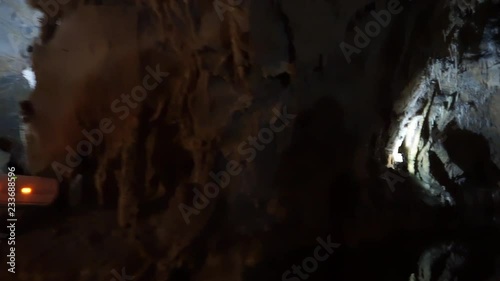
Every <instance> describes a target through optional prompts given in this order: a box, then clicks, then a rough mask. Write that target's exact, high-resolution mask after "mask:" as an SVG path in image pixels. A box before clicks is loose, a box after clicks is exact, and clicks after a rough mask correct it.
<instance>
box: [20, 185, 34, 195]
mask: <svg viewBox="0 0 500 281" xmlns="http://www.w3.org/2000/svg"><path fill="white" fill-rule="evenodd" d="M31 191H32V190H31V187H23V188H21V193H22V194H31Z"/></svg>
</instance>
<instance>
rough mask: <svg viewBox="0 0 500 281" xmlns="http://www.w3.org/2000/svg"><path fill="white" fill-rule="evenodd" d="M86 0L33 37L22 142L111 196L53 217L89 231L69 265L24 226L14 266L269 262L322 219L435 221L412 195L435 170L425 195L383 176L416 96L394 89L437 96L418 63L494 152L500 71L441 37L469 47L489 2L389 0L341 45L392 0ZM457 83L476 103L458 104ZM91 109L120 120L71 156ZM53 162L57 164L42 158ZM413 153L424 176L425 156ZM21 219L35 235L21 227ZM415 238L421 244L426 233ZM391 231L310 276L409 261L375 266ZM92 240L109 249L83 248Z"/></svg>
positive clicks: (177, 266)
mask: <svg viewBox="0 0 500 281" xmlns="http://www.w3.org/2000/svg"><path fill="white" fill-rule="evenodd" d="M98 2H99V1H97V2H95V3H94V2H91V3H89V2H88V1H81V3H80V4H79V5H76V4H75V5H71V6H67V8H65V9H64V12H63V13H62V15H61V18H60V23H59V24H58V25H57V27H56V31H55V33H54V34H52V35H51V36H49V35H50V34H47V33H45V34H42V37H44V36H45V37H44V38H45V39H46V42H43V43H42V44H37V45H35V48H34V53H33V69H34V71H35V74H36V76H37V82H38V83H37V86H36V89H35V90H34V92H33V94H32V95H31V97H30V99H29V100H30V101H31V103H32V104H33V107H34V114H33V115H32V116H29V117H30V120H29V122H27V124H26V127H27V138H28V145H27V153H28V158H29V161H28V163H29V165H30V168H31V170H32V171H33V172H34V173H40V174H50V173H52V174H53V175H54V176H56V177H57V176H58V174H59V176H61V179H62V178H71V177H72V176H74V175H75V174H78V173H80V174H82V175H83V176H84V178H85V179H87V181H85V183H86V185H85V186H84V188H85V189H96V190H97V199H96V200H97V201H98V202H99V203H100V204H101V205H100V208H105V209H108V210H111V211H110V212H111V214H109V213H106V216H104V215H103V216H102V217H98V218H96V217H95V216H96V213H92V212H90V211H89V210H88V209H84V210H86V211H85V212H83V214H82V216H83V218H82V217H78V219H75V221H73V222H71V223H69V224H70V226H71V227H70V228H71V229H70V230H67V231H66V232H64V234H60V235H63V236H64V237H69V238H71V237H78V239H77V241H80V242H81V244H80V242H78V244H76V245H74V247H76V248H79V247H84V246H82V245H88V246H86V248H85V251H84V252H82V254H81V256H80V257H79V260H80V262H81V264H82V265H85V268H86V269H85V270H83V269H82V270H80V272H79V273H75V272H76V271H77V270H76V269H74V270H73V269H72V270H69V269H68V271H67V272H66V271H63V270H60V269H57V268H49V267H47V268H45V267H43V266H42V264H43V262H40V261H39V260H38V258H37V257H35V255H34V254H30V252H31V251H30V247H36V246H30V245H31V244H28V243H24V244H23V243H21V246H19V251H20V253H22V254H23V255H25V256H26V257H29V258H26V259H23V260H21V261H19V263H20V265H19V267H20V270H21V272H22V274H21V275H19V276H24V277H23V278H25V279H24V280H34V278H35V277H34V276H35V275H39V276H45V277H44V278H45V279H43V280H69V279H68V278H71V279H72V280H88V279H91V278H93V279H92V280H108V279H110V278H112V275H110V271H111V270H112V269H120V268H121V267H123V266H126V267H127V268H128V270H130V272H133V274H134V275H135V276H136V277H137V280H211V279H227V280H245V279H249V278H255V277H258V278H260V279H265V280H271V279H276V278H281V275H282V274H283V272H284V271H285V270H286V269H287V268H289V267H290V266H291V265H292V264H293V263H294V262H296V260H301V257H304V253H307V251H308V250H309V248H310V247H311V245H314V243H315V241H316V238H317V237H326V236H327V235H332V237H333V238H332V240H334V241H335V242H337V243H340V244H341V245H343V247H345V248H346V249H355V250H354V252H356V251H361V250H358V249H360V248H362V247H365V246H366V245H368V246H370V245H373V243H376V242H380V241H383V240H384V239H389V238H388V237H391V233H401V232H405V231H416V232H418V231H419V230H422V229H424V230H426V231H428V229H429V228H431V227H432V226H433V225H436V224H437V225H440V227H442V228H445V227H447V226H446V225H447V224H446V222H447V218H446V217H445V216H439V215H436V213H437V212H438V211H440V209H433V208H431V207H430V206H429V204H426V203H422V202H421V201H419V200H418V196H427V197H431V198H434V197H437V198H438V199H439V198H440V196H442V194H443V192H442V190H440V188H441V186H439V185H438V186H435V187H432V188H431V187H428V188H427V189H429V190H434V189H435V190H437V191H436V192H430V193H429V194H424V195H421V194H420V193H418V192H417V191H419V189H421V188H422V187H421V186H420V185H418V184H416V183H413V182H412V181H407V182H405V183H404V185H405V187H407V188H406V189H404V188H402V190H403V191H398V192H396V193H391V192H390V189H389V188H388V187H387V186H386V182H385V181H384V180H381V179H380V175H381V174H382V172H383V171H384V169H385V165H386V161H387V158H388V155H387V154H386V148H387V147H388V148H391V147H392V144H393V142H394V141H395V139H396V138H397V137H395V135H397V132H398V128H399V126H400V122H401V120H403V119H404V118H403V117H407V116H410V115H411V114H416V112H418V111H419V110H421V108H416V107H415V108H410V110H409V109H408V108H409V107H408V104H411V103H412V102H415V100H416V101H417V103H418V102H420V103H423V101H422V100H418V98H420V97H419V96H418V95H419V94H421V95H422V96H425V98H428V97H429V96H432V94H434V91H433V89H434V88H433V87H434V86H431V82H432V81H438V83H439V85H440V87H441V90H442V91H443V92H450V93H451V92H454V91H458V88H459V89H460V92H461V95H460V99H458V101H457V102H456V105H455V109H454V110H455V111H453V112H449V113H446V114H448V115H449V116H456V117H458V119H459V121H458V122H459V125H460V126H462V128H465V129H468V130H471V131H473V132H475V133H478V134H482V135H483V136H484V137H485V139H487V141H488V143H489V147H490V149H492V161H496V163H497V165H498V162H497V161H498V158H496V157H497V153H498V151H497V148H498V145H497V144H498V143H497V142H498V139H499V138H498V130H497V128H498V127H497V124H496V123H495V122H496V121H495V120H496V119H495V118H496V117H498V116H497V115H498V112H497V111H498V110H497V109H498V104H497V103H495V101H497V100H498V99H497V98H496V97H497V96H498V94H497V93H498V90H497V87H498V85H497V84H495V83H496V82H495V81H496V80H495V78H493V77H494V75H495V73H496V71H497V69H491V70H488V72H487V73H486V74H485V73H484V71H485V68H484V66H485V65H486V66H488V65H491V64H492V63H490V60H491V61H494V60H495V58H494V57H493V53H494V52H491V55H490V56H488V57H484V58H481V59H479V60H478V59H475V58H471V59H468V58H467V53H468V52H472V50H471V51H466V52H458V51H453V50H454V49H453V48H457V47H461V48H465V49H466V47H467V44H468V43H467V42H466V41H464V42H461V41H459V39H460V37H459V36H460V30H462V29H461V28H463V26H464V25H465V23H467V22H472V23H476V21H477V19H475V18H474V17H473V15H475V13H479V12H481V13H485V14H484V15H483V17H486V18H488V17H489V18H491V17H493V15H494V12H495V11H497V10H498V7H497V6H493V7H494V8H492V7H491V6H487V5H490V4H485V3H484V2H481V1H471V2H468V1H407V2H406V1H405V2H403V1H402V2H401V6H400V9H398V11H400V12H399V13H397V14H394V15H392V16H391V20H390V22H389V23H388V25H387V26H386V27H383V28H381V30H380V32H379V33H378V35H377V36H375V37H374V38H372V39H370V41H369V44H368V46H367V47H365V48H361V49H360V52H359V53H354V54H351V55H350V56H349V58H347V57H346V56H345V54H344V52H343V50H342V49H341V48H340V47H339V46H340V44H341V43H342V42H346V43H349V44H353V43H352V42H353V41H352V40H353V38H354V36H355V34H356V32H355V29H354V28H355V27H364V26H365V25H366V24H367V23H368V22H370V21H372V20H373V19H372V14H371V13H370V12H372V11H374V10H375V11H380V10H382V9H386V8H387V7H388V5H389V2H391V1H361V0H360V1H349V2H346V1H333V0H331V1H326V0H322V1H306V0H287V1H249V0H244V1H242V2H241V4H239V5H237V7H235V8H233V10H227V11H223V12H221V11H220V10H218V9H220V7H219V6H216V8H214V2H212V1H196V2H195V1H175V0H172V1H136V2H132V1H125V2H116V1H102V2H101V4H99V3H98ZM488 3H489V2H488ZM61 10H63V9H61ZM478 11H479V12H478ZM220 15H222V17H221V16H220ZM470 15H472V16H470ZM482 28H484V29H485V30H487V28H486V27H483V26H481V27H478V30H477V32H479V33H480V32H481V30H482ZM42 31H43V30H42ZM485 40H488V38H487V37H486V35H485ZM487 42H490V43H491V41H487ZM488 46H489V45H488ZM484 48H488V47H486V46H483V45H481V46H480V49H479V50H484ZM474 52H475V53H474V54H476V55H477V54H482V52H481V51H478V50H474ZM485 60H486V61H485ZM459 64H460V69H462V68H464V69H466V71H463V72H461V71H459V69H458V67H457V65H459ZM151 69H156V70H157V71H158V69H159V70H160V71H161V72H162V73H163V72H164V73H168V74H164V75H165V77H161V81H158V85H157V86H155V87H151V90H147V91H146V98H145V99H144V100H142V101H140V102H137V103H136V104H137V105H136V106H135V108H134V106H129V105H127V106H126V107H128V108H129V113H128V114H125V113H124V112H125V111H123V112H122V111H121V110H114V109H113V108H112V104H113V102H114V101H115V100H117V99H118V101H119V102H120V105H125V104H126V102H124V101H123V100H121V99H122V96H121V95H122V94H124V93H125V94H127V93H131V92H132V91H133V89H135V87H136V86H138V85H142V86H143V87H145V84H144V80H143V78H144V77H146V76H147V75H150V76H151V75H152V74H151ZM478 75H479V76H480V78H481V80H478V77H477V76H478ZM490 77H491V78H490ZM462 83H463V84H462ZM433 85H434V84H433ZM419 91H420V92H419ZM470 100H474V101H475V105H476V107H479V108H487V107H489V110H477V111H475V112H476V113H474V114H471V113H470V112H471V111H466V106H467V104H468V101H470ZM394 105H395V106H394ZM424 107H425V106H424ZM393 108H394V111H393ZM431 108H432V110H431V111H432V112H433V114H438V115H432V114H431V116H435V119H436V122H438V123H439V122H441V123H439V124H441V125H440V126H441V127H439V126H438V127H439V129H440V130H441V129H443V130H444V127H445V126H446V124H447V123H448V122H449V121H450V118H448V117H446V116H448V115H446V114H442V111H443V106H442V105H441V104H440V103H438V102H434V103H432V106H431ZM412 110H413V111H412ZM277 112H278V113H277ZM283 112H286V113H283ZM434 112H435V113H434ZM465 112H467V113H465ZM405 114H406V115H405ZM120 116H125V117H124V118H121V117H120ZM283 116H288V118H287V119H283ZM410 117H413V116H410ZM462 117H463V118H462ZM103 118H109V119H110V120H111V121H110V122H112V124H113V125H114V126H115V127H116V128H115V129H114V130H113V132H111V133H103V140H102V142H101V143H100V144H99V145H96V146H93V153H92V154H91V155H89V156H88V157H85V159H84V160H82V163H81V164H79V165H75V166H74V167H70V165H69V163H68V161H67V159H66V157H67V153H68V152H67V147H68V146H69V147H70V148H72V149H75V150H76V148H77V147H78V145H79V144H80V143H81V140H82V139H84V137H85V136H84V135H83V134H82V130H86V131H90V130H94V129H96V128H102V127H101V126H102V125H101V122H102V120H103ZM431 118H432V117H431ZM485 119H486V120H491V122H489V123H488V122H486V123H485V122H483V121H482V120H485ZM283 120H285V121H283ZM403 123H404V122H403ZM108 126H109V125H108ZM273 126H274V127H282V129H280V130H274V131H273V132H272V134H271V138H272V140H271V141H269V143H267V144H262V143H261V144H259V145H255V146H254V148H252V147H251V146H250V144H251V142H252V140H251V139H250V138H252V137H258V136H259V134H261V135H262V134H264V133H263V132H264V129H265V128H273ZM403 126H404V125H403ZM249 137H250V138H249ZM424 144H425V143H424ZM424 144H423V146H425V145H424ZM421 150H422V149H420V151H421ZM421 155H424V154H421ZM82 158H83V157H82ZM54 161H56V162H58V163H60V164H62V165H66V166H67V168H66V167H62V166H58V168H57V169H56V170H55V171H54V169H53V168H54V166H53V164H54V163H55V162H54ZM423 162H425V161H424V160H419V163H423ZM228 163H230V164H229V165H231V167H230V168H228ZM229 170H233V171H237V172H234V175H231V176H230V177H228V180H227V184H226V185H225V187H223V188H219V194H218V195H217V196H214V198H212V199H210V200H208V201H209V203H208V204H206V203H205V201H206V200H203V199H200V196H199V195H197V194H199V193H200V192H201V193H203V192H205V189H204V188H205V187H206V185H207V184H208V183H210V182H214V181H215V182H217V181H216V180H213V176H211V175H212V174H220V173H221V171H226V172H228V171H229ZM418 171H421V173H422V175H420V178H421V179H422V178H424V179H425V175H427V174H428V173H429V171H427V170H425V168H421V169H420V170H418ZM424 172H427V174H424ZM228 173H229V172H228ZM218 180H221V178H219V179H218ZM430 180H431V179H429V181H430ZM433 188H434V189H433ZM415 190H417V191H415ZM413 192H414V193H415V194H419V195H418V196H415V194H414V193H413ZM438 201H439V200H438ZM205 204H206V206H204V205H205ZM200 205H201V206H204V207H202V208H198V207H197V206H200ZM437 205H438V207H439V206H440V204H437ZM443 205H444V203H443ZM402 206H405V208H402ZM190 208H191V209H190ZM192 208H196V209H199V210H194V211H193V209H192ZM91 210H94V209H92V208H91ZM97 210H98V211H95V212H97V216H100V215H99V214H101V213H102V211H99V209H97ZM89 217H90V218H92V219H89ZM92 220H96V221H99V222H101V223H103V222H104V224H105V225H106V228H105V229H106V231H104V232H103V231H102V229H103V227H102V224H99V223H92V224H93V225H92V226H90V225H89V226H88V227H84V226H85V224H90V222H89V221H92ZM51 225H53V226H52V227H55V228H57V229H60V228H62V227H63V226H62V225H61V224H60V223H58V222H51ZM99 225H101V227H98V226H99ZM440 227H438V228H439V229H440ZM77 230H81V231H77ZM40 231H42V232H44V231H45V232H46V231H48V230H47V229H46V228H43V227H42V230H40ZM436 231H437V230H436ZM45 232H44V233H45ZM107 232H110V233H113V235H116V237H115V236H113V237H115V238H113V243H111V242H109V243H110V244H109V245H108V242H106V241H108V238H106V239H97V242H95V243H94V244H92V243H90V244H88V241H90V240H89V239H90V238H89V237H91V236H92V237H94V236H96V235H97V234H96V235H94V233H99V234H98V235H97V236H98V237H101V236H106V233H107ZM33 235H39V234H35V233H26V234H25V235H23V236H21V237H20V239H26V240H29V239H30V237H31V236H33ZM46 235H47V236H44V237H46V239H48V240H50V239H52V240H54V239H59V238H57V237H58V236H55V235H50V234H46ZM68 240H71V239H68ZM21 241H23V240H21ZM65 241H66V240H65ZM92 241H94V240H92ZM413 242H414V241H413ZM68 243H70V244H72V242H68ZM75 243H76V242H75ZM408 243H410V242H408ZM72 245H73V244H72ZM111 245H112V246H111ZM116 247H118V248H120V249H121V250H120V252H119V254H118V253H117V252H115V250H116ZM412 247H415V249H413V248H412V250H411V251H415V253H413V252H412V255H416V253H418V251H419V250H421V249H422V248H423V247H424V245H422V244H420V243H416V244H415V246H412ZM420 247H422V248H420ZM397 248H399V247H394V248H390V249H387V252H386V253H385V254H383V255H381V257H380V260H378V261H377V262H374V263H372V264H371V265H368V264H370V261H369V260H370V259H369V258H368V257H369V255H368V256H363V260H360V261H357V259H358V258H359V257H360V255H361V254H359V255H356V254H346V256H344V257H345V259H344V260H343V261H339V260H337V259H336V258H333V259H331V260H329V261H328V265H329V266H331V267H332V268H335V270H331V271H327V270H324V271H322V272H319V273H318V274H317V275H315V277H314V278H318V279H317V280H323V279H322V278H331V277H332V276H338V277H339V278H342V277H345V276H351V277H352V276H354V277H353V278H354V279H355V280H361V278H369V277H370V276H372V275H376V276H385V277H389V276H391V277H396V276H397V277H402V276H404V278H408V276H409V274H407V273H406V272H403V271H394V272H392V273H390V272H387V270H384V266H383V264H384V263H388V262H394V263H398V262H402V261H398V258H397V257H398V254H399V252H398V251H399V249H397ZM70 249H72V248H71V247H67V249H58V251H62V252H64V253H66V252H68V251H70ZM52 251H53V250H52V249H44V250H42V252H44V253H45V254H46V255H48V256H50V257H51V258H50V259H48V260H51V262H52V263H54V264H55V260H58V261H60V262H61V263H68V261H65V260H64V259H65V255H63V254H57V255H55V254H54V253H53V252H52ZM94 251H103V252H105V253H107V254H105V255H103V256H102V258H100V259H99V260H98V261H95V260H94V257H93V256H92V253H94ZM346 251H347V250H346ZM409 251H410V250H409ZM58 253H61V252H58ZM108 257H109V258H108ZM34 264H36V265H38V266H39V267H40V269H39V270H37V271H36V272H35V273H33V271H30V270H29V268H32V266H33V265H34ZM359 264H361V265H364V266H366V268H367V270H366V271H363V272H361V271H359V268H358V266H359ZM42 267H43V268H42ZM37 268H38V267H37ZM30 272H31V273H30ZM30 274H31V275H30ZM377 274H379V275H377ZM391 274H393V275H391ZM48 276H50V278H49V277H48ZM20 278H21V277H20ZM47 278H48V279H47ZM422 280H423V279H422Z"/></svg>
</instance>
